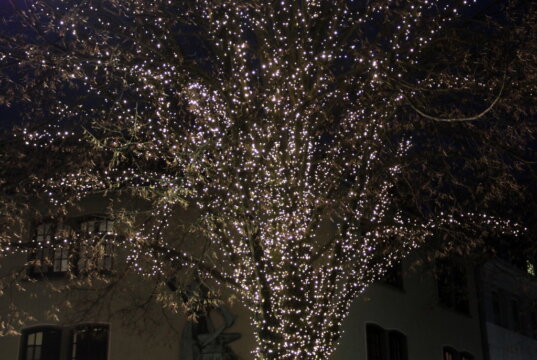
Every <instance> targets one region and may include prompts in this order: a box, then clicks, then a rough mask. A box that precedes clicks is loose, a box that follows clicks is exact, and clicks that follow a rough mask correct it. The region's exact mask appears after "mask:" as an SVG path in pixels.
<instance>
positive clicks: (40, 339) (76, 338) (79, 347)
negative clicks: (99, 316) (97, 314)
mask: <svg viewBox="0 0 537 360" xmlns="http://www.w3.org/2000/svg"><path fill="white" fill-rule="evenodd" d="M60 356H61V359H63V360H106V359H107V358H108V325H103V324H84V325H79V326H76V327H74V328H72V327H66V328H61V327H59V326H40V327H33V328H30V329H26V330H23V331H22V337H21V347H20V351H19V360H59V359H60Z"/></svg>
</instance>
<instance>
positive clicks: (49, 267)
mask: <svg viewBox="0 0 537 360" xmlns="http://www.w3.org/2000/svg"><path fill="white" fill-rule="evenodd" d="M42 227H45V228H46V230H44V231H43V232H41V228H42ZM74 236H75V234H74V231H73V229H72V228H71V227H70V226H69V225H66V224H65V223H63V222H61V221H60V222H57V221H53V220H45V221H42V222H40V223H38V224H36V225H34V226H33V231H32V239H31V240H30V242H31V243H32V244H33V245H32V246H31V248H30V250H29V252H28V256H27V262H28V268H27V274H28V276H30V277H32V278H42V277H50V278H52V277H63V276H65V275H66V274H67V273H69V272H70V271H71V270H72V268H73V263H72V255H73V249H72V241H73V237H74ZM36 262H39V264H37V263H36Z"/></svg>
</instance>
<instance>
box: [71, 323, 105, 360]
mask: <svg viewBox="0 0 537 360" xmlns="http://www.w3.org/2000/svg"><path fill="white" fill-rule="evenodd" d="M72 349H73V351H72V360H106V359H107V353H108V326H107V325H87V326H83V327H79V328H77V329H76V330H75V332H74V334H73V344H72Z"/></svg>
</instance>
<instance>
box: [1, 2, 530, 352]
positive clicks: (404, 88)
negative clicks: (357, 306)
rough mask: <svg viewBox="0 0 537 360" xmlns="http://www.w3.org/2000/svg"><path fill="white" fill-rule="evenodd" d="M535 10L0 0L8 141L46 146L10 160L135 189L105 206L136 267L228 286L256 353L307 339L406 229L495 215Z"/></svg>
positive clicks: (508, 179)
mask: <svg viewBox="0 0 537 360" xmlns="http://www.w3.org/2000/svg"><path fill="white" fill-rule="evenodd" d="M535 20H536V18H535V8H534V5H533V4H530V2H525V1H509V2H492V1H474V2H471V3H470V2H469V1H428V0H423V1H350V0H346V1H335V2H334V1H318V0H311V1H310V0H304V1H285V0H283V1H278V2H276V1H273V2H268V1H238V0H237V1H225V0H224V1H221V0H205V1H157V0H155V1H137V0H129V1H124V0H121V1H114V0H110V1H85V2H80V1H39V2H31V3H28V4H25V5H21V6H19V7H18V8H16V10H15V11H14V12H13V14H11V15H10V16H7V17H6V18H4V22H5V24H4V25H3V26H4V28H5V29H6V31H5V32H4V33H3V34H2V35H0V67H1V68H2V73H1V77H0V89H2V93H3V94H2V96H1V97H0V101H1V103H2V104H4V106H5V105H9V106H12V107H15V108H17V109H18V110H19V113H20V116H21V120H19V121H17V123H18V124H17V125H19V130H17V131H15V132H14V133H15V134H16V136H17V139H18V140H17V141H18V142H19V147H18V149H22V150H20V151H21V153H24V152H26V151H29V150H25V149H33V150H32V151H33V152H34V155H33V156H35V157H36V158H39V157H41V158H44V159H48V161H50V162H51V163H53V161H52V158H53V157H54V158H55V159H57V160H58V161H60V162H61V164H56V165H53V166H51V167H49V168H48V169H41V168H39V169H38V168H37V167H36V166H35V165H32V166H24V165H26V164H28V165H30V164H32V162H31V161H29V162H28V163H24V164H16V165H15V166H20V167H21V168H22V170H21V171H23V172H24V171H26V174H28V175H31V178H30V179H31V181H29V185H28V186H29V190H28V191H29V192H30V193H31V194H40V196H43V194H44V195H45V197H46V198H48V200H49V201H50V203H51V206H53V207H56V208H59V209H65V208H66V206H67V205H66V204H68V203H69V202H71V201H75V200H76V201H78V200H80V199H83V198H84V197H85V196H88V195H92V194H95V193H102V194H104V196H108V195H115V194H128V196H129V197H131V198H141V199H143V200H144V203H143V204H144V205H143V206H142V207H141V208H139V209H136V208H128V207H127V208H125V207H122V208H119V209H118V208H114V207H110V212H111V214H110V216H112V217H114V218H115V219H117V220H118V221H119V222H123V223H124V224H127V225H128V226H124V231H125V234H124V236H125V238H126V240H125V248H127V249H128V251H129V255H128V258H129V259H130V260H129V261H130V262H131V264H132V266H133V267H134V268H136V270H137V271H139V272H140V273H144V274H147V275H150V276H154V277H155V278H156V279H159V280H160V281H161V282H162V283H164V284H165V283H166V282H169V280H170V279H172V278H173V279H174V281H176V279H178V278H180V277H178V276H177V274H178V273H179V272H181V273H195V274H196V276H200V277H202V278H204V279H211V281H214V282H215V283H216V284H220V285H222V286H225V287H228V288H229V289H231V290H232V291H233V292H235V293H236V294H237V295H238V297H239V298H240V300H241V301H242V302H243V303H244V304H245V305H246V306H247V307H248V308H249V309H251V311H252V319H253V324H254V327H255V329H256V335H257V340H258V348H257V349H256V352H255V355H256V358H258V359H321V358H323V359H324V358H327V357H329V355H330V354H331V353H332V351H333V350H334V349H335V346H336V344H337V339H338V337H339V335H340V325H341V322H342V321H343V319H344V318H345V316H346V314H347V311H348V309H349V306H350V303H351V301H352V300H353V299H355V298H356V297H357V296H358V295H359V294H360V293H361V292H363V291H364V289H366V288H367V286H369V285H370V284H371V283H373V282H374V281H376V280H378V279H379V278H380V277H382V276H383V274H384V273H385V271H386V269H388V268H389V267H390V266H392V265H393V264H394V263H396V262H397V261H400V260H401V259H402V258H404V257H405V256H406V255H407V254H408V253H409V252H410V251H411V250H412V249H414V248H416V247H418V246H421V245H422V244H424V243H426V242H427V241H429V240H430V239H433V238H437V237H438V236H441V235H440V234H451V235H450V236H453V234H457V236H462V235H466V236H472V237H478V235H479V234H480V233H481V231H482V229H484V228H487V229H489V230H491V231H492V230H502V229H504V230H505V229H509V228H511V229H512V227H510V226H509V222H508V221H507V218H504V219H500V218H498V217H494V216H492V215H494V214H495V213H498V214H496V215H505V214H501V213H499V212H498V211H497V210H498V208H497V206H496V204H497V203H498V202H500V203H501V202H502V201H504V200H505V199H506V197H507V196H508V195H507V194H513V193H517V191H518V190H519V188H517V186H518V184H519V181H518V180H519V179H518V178H517V175H516V173H515V172H513V169H517V168H521V167H527V166H529V165H528V164H530V163H531V162H532V160H531V159H532V157H531V156H533V155H532V150H531V149H532V146H534V144H533V143H532V142H533V141H534V127H533V123H532V120H533V116H534V112H535V105H534V104H535V102H534V100H535V80H536V79H535V61H534V60H535V59H534V57H535V51H534V50H535V44H536V43H535ZM23 120H24V121H25V123H24V124H23V123H22V121H23ZM532 144H533V145H532ZM36 149H37V150H36ZM7 150H9V149H6V151H7ZM10 151H11V150H10ZM16 158H17V157H16V156H15V157H14V156H12V155H9V156H4V158H0V160H1V159H4V160H5V159H7V160H9V162H10V163H12V162H13V159H16ZM34 159H35V158H34ZM13 166H14V165H9V168H12V167H13ZM4 169H5V168H4ZM44 170H48V171H44ZM11 176H12V173H11V172H9V173H6V174H3V175H2V177H4V178H5V179H8V180H5V182H6V183H8V182H9V178H10V177H11ZM0 185H1V183H0ZM17 185H18V186H19V190H20V184H17ZM15 188H16V187H15ZM15 192H17V190H15ZM6 199H7V197H6ZM185 208H188V209H190V211H191V212H193V213H195V214H196V216H194V219H193V220H192V219H190V220H189V221H186V222H185V221H181V220H180V216H179V215H177V214H178V213H182V214H184V209H185ZM184 232H187V234H189V236H187V237H186V239H185V236H183V235H181V236H180V235H178V234H179V233H184ZM6 241H7V240H6ZM35 245H36V246H39V244H35ZM15 248H23V249H26V248H27V247H25V246H22V245H21V246H19V247H15ZM184 279H186V277H184ZM179 282H180V281H179ZM185 282H186V280H185ZM177 286H179V288H181V286H182V285H181V284H174V288H177ZM183 286H186V284H183ZM169 301H172V300H169Z"/></svg>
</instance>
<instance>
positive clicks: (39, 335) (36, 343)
mask: <svg viewBox="0 0 537 360" xmlns="http://www.w3.org/2000/svg"><path fill="white" fill-rule="evenodd" d="M60 349H61V329H60V328H57V327H54V326H47V327H39V328H31V329H26V330H23V332H22V339H21V351H20V354H19V355H20V356H19V360H58V358H59V357H60Z"/></svg>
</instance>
